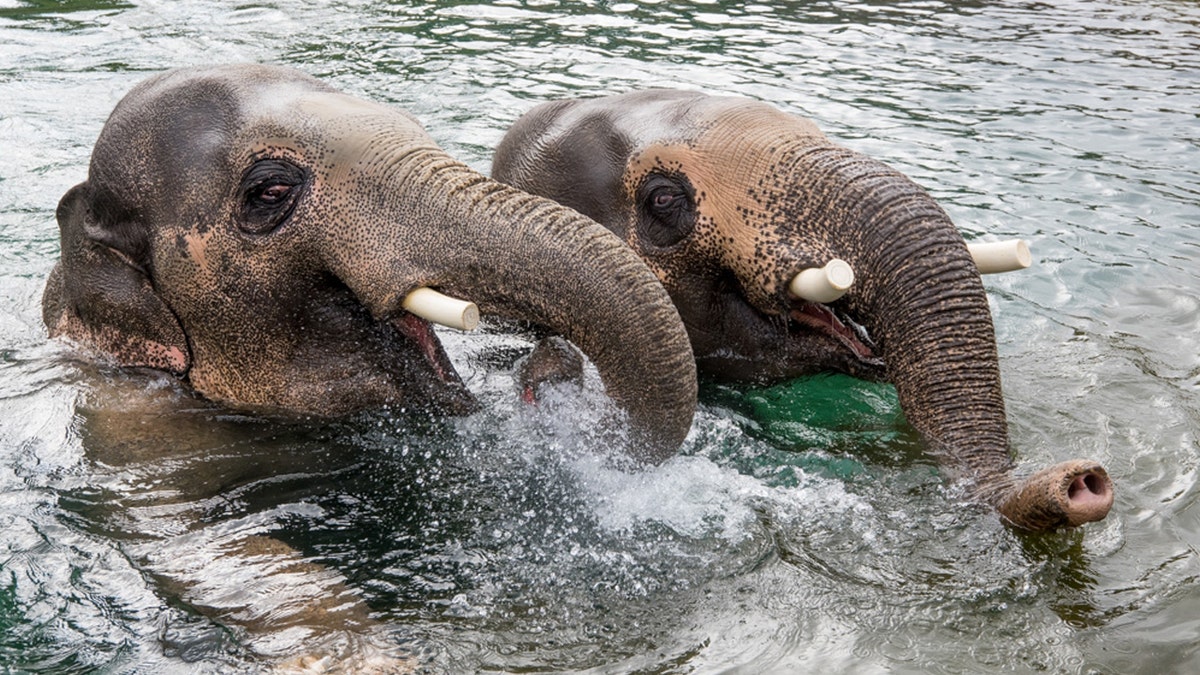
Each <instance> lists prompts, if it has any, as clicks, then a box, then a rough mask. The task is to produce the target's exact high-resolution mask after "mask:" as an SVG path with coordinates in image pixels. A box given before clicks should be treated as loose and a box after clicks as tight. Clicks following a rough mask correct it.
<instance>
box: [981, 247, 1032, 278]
mask: <svg viewBox="0 0 1200 675" xmlns="http://www.w3.org/2000/svg"><path fill="white" fill-rule="evenodd" d="M967 250H968V251H970V252H971V258H973V259H974V260H975V267H977V268H979V273H980V274H996V273H998V272H1014V271H1016V270H1023V269H1025V268H1026V267H1029V265H1030V263H1032V262H1033V256H1032V255H1030V253H1029V243H1028V242H1026V241H1025V240H1024V239H1009V240H1008V241H992V242H986V243H976V244H967Z"/></svg>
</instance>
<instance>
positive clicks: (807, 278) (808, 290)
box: [788, 258, 854, 302]
mask: <svg viewBox="0 0 1200 675" xmlns="http://www.w3.org/2000/svg"><path fill="white" fill-rule="evenodd" d="M852 285H854V270H853V269H852V268H851V267H850V263H848V262H846V261H845V260H842V259H841V258H834V259H833V260H830V261H829V262H828V263H827V264H826V265H825V266H824V267H813V268H809V269H806V270H802V271H801V272H800V273H799V274H797V275H796V276H795V278H793V279H792V283H790V284H788V290H789V291H791V292H792V295H794V296H796V297H798V298H800V299H802V300H808V301H809V302H833V301H834V300H837V299H838V298H840V297H842V296H843V295H845V294H846V291H848V290H850V287H851V286H852Z"/></svg>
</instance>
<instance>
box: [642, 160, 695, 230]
mask: <svg viewBox="0 0 1200 675" xmlns="http://www.w3.org/2000/svg"><path fill="white" fill-rule="evenodd" d="M638 192H639V195H638V197H639V199H638V202H639V209H638V238H639V240H641V241H642V242H644V243H645V244H646V245H648V246H652V247H657V248H666V247H669V246H674V245H675V244H678V243H679V242H681V241H683V240H684V239H685V238H686V237H687V236H688V235H689V234H691V233H692V229H693V228H694V227H695V224H696V204H695V199H694V195H695V190H694V189H693V188H692V184H691V182H690V181H688V179H687V177H686V176H684V175H683V174H679V173H652V174H650V175H649V176H647V177H646V179H645V180H644V181H643V182H642V185H641V187H640V189H639V190H638Z"/></svg>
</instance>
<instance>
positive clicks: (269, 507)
mask: <svg viewBox="0 0 1200 675" xmlns="http://www.w3.org/2000/svg"><path fill="white" fill-rule="evenodd" d="M1198 54H1200V9H1198V8H1197V6H1196V5H1195V3H1188V2H1171V1H1165V0H1162V1H1156V2H1121V1H1118V0H1107V1H1104V2H1090V3H1083V2H1066V3H1055V4H1052V5H1051V4H1044V3H1018V2H974V3H943V2H925V1H922V2H899V3H895V2H889V3H874V2H858V3H827V2H803V3H802V2H789V3H770V5H769V6H768V5H767V4H758V5H754V4H752V5H744V4H742V3H723V2H705V3H682V2H669V1H667V2H597V1H592V2H572V3H542V2H533V1H530V2H502V3H478V4H471V3H460V2H456V3H449V2H444V3H432V4H411V3H406V4H394V5H393V4H386V3H370V2H338V3H330V2H309V3H290V2H273V3H258V4H251V5H241V6H238V7H233V8H230V7H228V6H225V5H221V4H218V3H207V2H196V3H157V2H142V3H122V2H95V1H93V2H53V3H49V2H32V1H28V0H0V64H3V65H0V146H2V147H4V148H5V152H4V159H3V161H2V162H0V275H2V280H0V372H2V376H0V532H3V533H4V538H3V540H2V541H3V546H0V670H5V669H12V670H17V671H28V672H45V673H64V672H94V671H95V670H97V669H99V670H104V671H108V672H164V671H166V672H177V671H182V672H228V671H230V670H234V671H241V670H253V668H254V665H253V664H255V663H257V662H258V659H260V658H262V657H261V654H264V653H268V654H269V653H272V650H277V651H279V652H286V651H288V649H289V647H290V646H294V645H295V644H296V643H298V642H301V641H303V640H304V639H305V637H304V636H305V635H308V636H312V635H314V634H315V633H312V632H308V633H306V632H305V631H312V630H316V629H313V628H312V626H313V625H314V623H313V621H311V618H312V615H311V614H305V611H307V609H311V608H312V607H313V606H314V605H313V604H312V603H316V605H315V606H317V607H318V608H320V607H322V605H321V604H320V603H321V602H328V601H329V600H331V599H334V600H339V601H341V602H340V604H339V605H337V607H331V606H324V607H325V609H327V610H329V612H331V613H332V614H334V615H337V616H338V617H340V619H339V620H342V621H343V624H344V625H349V624H353V625H354V626H355V627H357V628H361V629H363V630H361V631H359V632H361V633H365V634H367V635H368V636H369V639H368V640H367V643H368V644H365V645H364V644H359V645H353V644H349V643H348V642H347V641H346V640H345V639H343V638H344V634H339V633H337V631H332V632H329V633H326V634H325V638H322V639H326V638H327V639H328V640H330V641H331V642H330V643H329V644H331V645H333V646H332V647H331V649H332V650H334V651H336V650H337V649H339V648H341V649H345V650H355V649H357V650H358V652H359V653H364V652H366V651H368V650H367V647H368V646H370V645H375V646H376V647H378V648H379V649H380V650H381V651H382V652H384V653H385V655H389V656H394V657H397V658H405V657H407V656H411V657H412V658H414V659H416V660H417V661H419V662H420V663H422V664H426V666H427V667H428V668H429V669H430V670H432V671H435V672H438V671H445V672H470V671H479V670H496V671H506V672H512V671H531V670H583V669H589V668H593V669H599V670H600V671H602V672H632V671H645V672H695V671H702V672H707V671H715V670H722V669H726V668H734V667H741V668H743V669H744V670H746V671H748V672H796V671H797V670H806V671H815V670H820V671H830V672H835V671H840V672H847V671H849V672H857V671H872V672H873V671H879V670H887V671H893V672H930V671H955V672H958V671H981V670H1001V669H1006V670H1016V671H1030V670H1046V671H1054V672H1058V671H1067V672H1080V671H1089V670H1094V671H1098V672H1114V673H1115V672H1121V673H1132V672H1170V671H1188V670H1193V669H1195V667H1196V666H1197V665H1200V662H1198V661H1197V658H1198V657H1197V654H1196V651H1195V639H1196V627H1195V611H1196V608H1197V607H1198V606H1200V590H1198V589H1197V586H1196V585H1195V582H1194V580H1195V579H1196V578H1197V576H1198V575H1200V563H1198V560H1197V557H1198V556H1197V546H1198V545H1200V507H1198V506H1197V498H1196V491H1197V487H1196V486H1197V481H1196V472H1197V467H1198V466H1200V442H1198V441H1197V429H1198V428H1200V404H1198V400H1200V399H1198V398H1197V394H1198V393H1200V348H1198V347H1197V339H1196V336H1197V335H1198V334H1200V303H1198V300H1197V289H1198V288H1200V265H1198V264H1197V262H1198V259H1200V235H1198V234H1197V232H1200V230H1198V229H1197V228H1196V226H1197V225H1198V224H1200V223H1198V222H1197V220H1198V213H1200V212H1198V210H1197V204H1200V148H1198V146H1200V133H1198V131H1197V130H1198V129H1200V125H1198V124H1197V115H1196V111H1197V110H1200V56H1198ZM241 60H252V61H269V62H277V63H285V64H290V65H295V66H298V67H301V68H303V69H305V70H307V71H309V72H312V73H314V74H316V75H319V76H321V77H325V78H328V79H330V80H331V81H332V82H333V83H334V84H336V85H337V86H339V87H342V88H344V89H346V90H348V91H351V92H355V93H358V94H361V95H364V96H368V97H371V98H376V99H381V100H385V101H390V102H394V103H396V104H399V105H402V106H404V107H406V108H408V109H410V110H411V111H412V112H414V113H415V114H416V115H417V116H418V117H419V118H420V119H421V120H422V121H423V122H424V123H425V125H426V126H427V128H428V129H429V131H430V133H431V134H432V135H433V136H434V137H435V138H436V139H437V140H438V141H439V142H440V143H442V144H443V145H444V146H445V147H446V148H447V149H449V150H450V151H451V152H452V153H453V154H455V155H457V156H459V157H461V158H462V159H464V160H465V161H467V162H468V163H470V164H472V165H473V166H475V167H476V168H478V169H480V170H486V169H487V167H488V165H489V162H490V152H491V148H492V147H494V145H495V144H496V143H497V142H498V141H499V139H500V137H501V135H502V134H503V132H504V130H505V128H506V127H507V125H508V124H510V123H511V122H512V121H513V120H515V119H516V118H517V117H518V116H519V115H520V114H521V113H523V112H524V111H526V110H527V109H528V108H530V107H531V106H532V105H534V104H535V103H536V102H539V101H542V100H545V99H548V98H559V97H565V96H577V95H590V94H606V93H614V92H619V91H627V90H630V89H634V88H639V87H647V86H683V87H689V88H702V89H707V90H710V91H719V92H726V93H735V94H741V95H745V96H750V97H754V98H759V99H763V100H767V101H770V102H773V103H775V104H776V105H779V106H780V107H782V108H784V109H786V110H789V111H792V112H795V113H798V114H802V115H807V116H809V117H812V118H814V119H815V120H816V121H817V122H818V123H819V124H820V125H821V126H822V128H824V129H825V130H826V131H827V132H828V133H829V134H831V135H832V136H834V137H836V138H838V139H840V140H841V141H843V142H844V143H846V144H847V145H849V146H851V147H853V148H854V149H856V150H860V151H863V152H866V153H869V154H871V155H874V156H876V157H878V158H880V159H883V160H884V161H887V162H889V163H891V164H892V165H894V166H896V167H897V168H899V169H901V170H903V171H905V172H906V173H908V174H909V175H911V176H912V177H913V178H915V179H916V180H917V181H918V182H920V183H921V184H923V185H925V186H926V187H927V188H929V189H930V191H931V192H932V193H933V194H934V195H935V197H937V198H938V199H939V200H940V201H941V202H942V204H943V205H944V206H945V207H946V209H947V210H948V211H949V212H950V214H951V216H952V217H953V218H954V219H955V221H956V222H957V223H958V224H959V226H960V227H961V228H962V230H963V231H964V233H965V234H966V235H967V237H968V238H983V237H993V236H995V237H1010V236H1021V237H1024V238H1027V239H1029V240H1030V241H1031V243H1032V245H1033V249H1034V254H1035V266H1034V268H1032V269H1031V270H1029V271H1027V272H1024V273H1021V274H1011V275H1002V276H997V277H990V278H988V279H987V281H986V283H987V286H988V289H989V292H990V297H991V300H992V306H993V310H994V313H995V316H996V319H997V321H996V327H997V334H998V339H999V342H1000V352H1001V359H1002V368H1003V371H1004V376H1005V393H1006V396H1007V401H1008V411H1009V417H1010V428H1011V432H1012V437H1013V444H1014V448H1015V451H1016V452H1017V454H1018V458H1019V462H1020V464H1021V465H1023V466H1029V467H1032V466H1038V465H1043V464H1047V463H1049V462H1050V461H1052V460H1057V459H1063V458H1066V457H1073V456H1087V457H1094V458H1096V459H1098V460H1100V461H1101V462H1103V463H1104V464H1105V465H1106V466H1108V468H1109V470H1110V471H1111V472H1112V474H1113V476H1114V478H1115V480H1116V482H1117V504H1116V507H1115V509H1114V513H1113V515H1112V516H1110V517H1109V519H1108V520H1106V521H1105V522H1103V523H1100V524H1095V525H1091V526H1088V527H1087V528H1085V529H1084V531H1082V532H1073V533H1067V534H1056V535H1043V536H1026V535H1018V534H1016V533H1013V532H1011V531H1008V530H1006V529H1004V528H1003V527H1002V526H1001V525H1000V524H999V523H998V522H996V520H995V518H994V516H992V514H991V513H990V512H989V511H988V510H986V509H982V508H980V507H977V506H974V505H969V504H966V503H965V502H964V501H963V500H962V498H961V495H960V494H958V493H957V492H956V491H955V490H954V489H953V488H950V487H947V486H946V485H945V484H944V483H943V482H942V480H941V478H940V477H939V476H938V474H937V472H936V470H935V469H934V467H933V465H932V464H931V463H930V462H929V460H928V458H926V457H925V456H924V454H923V453H922V452H921V449H920V447H919V445H918V444H917V442H916V440H915V439H914V437H913V435H912V433H911V430H910V429H908V427H907V426H906V425H905V424H904V422H903V420H902V418H901V417H900V416H899V413H898V409H897V407H896V405H895V402H894V393H893V392H891V390H890V389H888V388H887V387H878V386H876V385H865V384H862V383H855V382H852V381H849V380H846V379H845V378H814V379H812V380H805V381H802V382H797V383H792V384H789V385H786V386H782V387H776V388H772V389H767V390H754V389H751V390H730V389H725V388H720V387H711V388H708V389H706V392H705V397H704V398H705V402H704V405H703V406H702V409H701V411H700V414H699V416H698V419H697V423H696V425H695V427H694V429H693V433H692V436H691V437H690V439H689V442H688V445H687V447H686V448H685V452H684V454H683V456H681V457H678V458H676V459H674V460H672V461H670V462H668V463H666V464H665V465H663V466H661V467H657V468H653V469H648V470H630V469H627V468H623V467H622V466H621V465H620V464H619V463H616V464H614V463H613V462H611V461H608V459H609V458H606V456H605V450H604V443H603V442H601V441H599V440H598V439H597V438H596V437H595V436H594V435H593V434H592V433H591V432H590V431H589V429H588V424H587V422H588V421H589V420H596V419H598V417H597V414H598V413H596V412H595V408H596V406H598V405H600V403H601V402H600V401H599V400H598V399H597V396H596V394H595V392H594V391H588V392H582V393H581V392H578V391H564V392H561V396H560V398H559V399H558V400H556V401H554V404H553V405H549V406H547V408H546V409H544V410H542V411H537V412H530V411H523V410H521V409H520V408H518V407H516V406H515V404H514V401H513V397H512V378H511V365H512V355H514V354H516V353H518V352H519V350H520V348H521V347H522V344H521V343H520V342H519V341H516V342H513V341H506V340H505V339H502V338H499V337H496V336H483V337H479V336H473V337H459V336H447V337H448V340H449V343H450V349H451V353H452V354H453V355H454V356H455V358H456V362H457V363H458V364H459V366H460V368H461V369H462V370H463V372H464V375H465V376H466V378H467V380H468V383H469V384H470V386H471V387H472V389H473V390H475V391H476V392H477V393H479V394H480V396H481V397H482V398H483V400H484V402H485V406H484V410H483V411H482V412H480V413H478V414H476V415H473V416H471V417H469V418H465V419H461V420H432V421H431V420H423V419H414V418H410V417H403V416H398V415H392V414H386V413H378V414H372V415H366V416H363V417H362V418H358V419H352V420H346V421H344V422H339V423H338V424H334V425H316V424H313V425H280V424H279V423H275V422H266V421H262V420H253V419H245V418H240V417H237V416H232V415H230V414H229V413H228V412H227V411H221V410H219V409H216V408H213V407H211V406H208V405H207V404H204V403H203V402H199V401H196V400H194V399H192V398H191V397H190V396H189V395H188V394H187V393H186V392H185V391H180V390H179V389H178V388H177V387H175V386H174V385H173V384H171V383H170V382H166V381H163V380H160V379H157V378H153V377H148V376H146V375H145V374H129V373H119V372H114V371H111V370H105V369H102V368H101V369H97V368H93V367H91V366H87V365H86V364H81V363H79V362H76V361H74V360H72V359H71V358H70V352H69V350H67V349H66V348H64V347H63V346H61V345H57V344H53V343H48V342H47V341H46V339H45V336H44V332H43V329H42V327H41V324H40V307H39V302H40V292H41V284H42V281H43V279H44V278H45V274H46V273H47V272H48V270H49V268H50V265H51V264H52V262H53V260H54V259H55V258H56V256H57V248H58V241H57V233H56V228H55V227H54V225H53V209H54V205H55V203H56V202H57V199H58V197H59V196H60V195H61V194H62V193H63V192H64V191H65V190H66V189H67V188H69V187H70V186H71V185H73V184H74V183H76V182H78V181H80V180H82V179H83V177H84V175H85V168H86V165H87V158H88V154H89V152H90V149H91V145H92V143H93V142H94V140H95V136H96V134H97V133H98V132H99V129H100V126H101V124H102V123H103V120H104V118H105V116H106V115H107V114H108V112H109V110H111V108H112V106H113V105H114V104H115V102H116V101H117V99H118V98H119V97H120V96H121V95H122V94H123V93H124V92H125V91H126V90H127V89H128V88H129V87H131V86H132V85H133V84H134V83H135V82H136V81H138V80H140V79H141V78H142V77H144V76H145V75H146V74H148V73H150V72H154V71H158V70H160V69H162V68H165V67H169V66H175V65H184V64H193V63H206V62H214V61H241ZM593 384H594V383H593ZM306 601H311V602H310V604H309V605H305V602H306ZM306 608H307V609H306ZM280 617H284V618H289V617H290V619H289V620H294V621H293V625H294V627H297V628H296V630H294V631H293V632H290V633H286V634H276V635H274V636H271V637H268V638H267V639H262V638H255V636H254V626H255V624H256V622H258V621H261V620H264V619H279V618H280ZM339 635H341V636H342V637H338V636H339ZM330 636H332V637H330ZM339 639H341V640H342V642H340V643H339V642H337V641H338V640H339ZM1189 666H1190V668H1189Z"/></svg>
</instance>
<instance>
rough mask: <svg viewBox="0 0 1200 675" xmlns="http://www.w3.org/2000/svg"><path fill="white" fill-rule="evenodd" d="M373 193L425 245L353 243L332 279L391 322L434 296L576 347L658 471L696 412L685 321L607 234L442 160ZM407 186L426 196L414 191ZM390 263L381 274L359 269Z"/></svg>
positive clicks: (426, 159)
mask: <svg viewBox="0 0 1200 675" xmlns="http://www.w3.org/2000/svg"><path fill="white" fill-rule="evenodd" d="M392 169H394V170H395V171H394V172H393V173H392V175H390V176H389V177H388V178H387V179H386V180H382V181H377V182H375V184H374V185H373V186H371V187H370V188H369V189H370V191H371V192H373V193H374V194H369V195H367V199H366V200H365V202H364V204H366V205H374V207H373V208H371V210H370V211H366V212H364V214H363V215H362V220H363V221H365V222H371V221H377V220H378V219H379V216H378V215H377V214H378V213H379V212H383V213H386V214H388V215H387V216H385V217H387V218H392V219H399V220H401V221H404V220H408V221H412V220H419V221H421V222H423V223H424V227H422V228H420V231H422V232H430V233H434V234H432V235H431V236H429V237H427V238H423V239H415V240H414V239H407V240H403V241H402V243H401V244H400V248H401V250H397V245H396V243H395V242H396V241H397V238H396V237H395V236H388V231H389V228H381V229H380V230H379V232H378V234H379V235H380V236H378V237H374V236H367V237H361V236H350V237H346V236H344V235H343V239H342V241H341V242H339V244H338V245H336V246H330V247H327V248H326V250H330V251H336V252H337V253H336V258H337V259H336V260H334V261H331V264H332V266H333V267H335V273H337V274H338V275H339V276H340V277H342V278H343V279H344V280H346V283H347V284H348V285H349V286H351V288H352V289H353V290H355V293H356V294H357V295H359V297H360V298H363V299H364V302H365V303H366V304H367V306H368V307H371V308H372V311H375V312H376V313H378V314H382V315H393V316H394V315H395V314H396V313H397V312H399V309H398V308H399V307H400V306H401V302H402V299H403V297H404V296H405V295H406V294H407V293H408V292H409V291H411V290H412V289H413V288H415V287H418V286H431V287H434V288H437V289H440V290H442V291H444V292H446V293H448V294H451V295H454V296H456V297H461V298H465V299H468V300H471V301H474V302H475V303H477V304H478V306H479V308H480V310H481V311H482V312H484V313H485V314H487V313H492V314H496V315H500V316H505V317H510V318H517V319H522V320H528V321H533V322H535V323H538V324H541V325H543V326H546V327H548V328H549V329H551V330H553V331H555V332H557V333H559V334H561V335H563V336H564V337H566V338H567V339H569V340H571V341H572V342H574V343H575V344H576V345H577V346H579V347H580V349H581V350H582V351H583V352H584V353H585V354H587V355H588V357H589V358H590V359H591V360H592V362H593V363H594V364H595V365H596V367H597V370H598V371H599V374H600V377H601V380H602V381H603V382H604V385H605V388H606V391H607V393H608V395H609V397H610V398H612V399H613V401H614V402H615V403H617V405H618V406H620V407H621V408H622V409H623V410H624V411H625V412H626V413H627V415H628V418H629V422H630V424H631V426H632V429H633V431H634V438H632V439H631V441H632V442H631V447H630V452H631V454H633V455H634V456H635V457H638V458H640V459H644V460H648V461H655V462H658V461H662V460H664V459H666V458H667V457H669V456H671V455H672V454H673V453H674V452H676V451H677V450H678V448H679V446H680V445H681V443H682V442H683V439H684V438H685V436H686V435H687V433H688V430H689V429H690V427H691V421H692V416H693V414H694V412H695V407H696V395H697V384H696V370H695V362H694V359H693V357H692V351H691V346H690V343H689V342H688V338H687V334H686V332H685V330H684V328H683V323H682V321H681V320H680V318H679V315H678V312H677V311H676V310H675V308H674V305H673V304H672V303H671V301H670V298H669V297H668V296H667V294H666V291H665V290H663V288H662V287H661V286H660V285H659V283H658V281H657V279H656V278H655V277H654V275H653V274H652V273H651V272H650V271H649V270H648V269H647V268H646V266H645V265H644V264H643V263H642V262H641V260H640V259H639V258H638V257H637V256H636V255H635V254H634V253H633V252H632V251H630V250H629V249H628V248H627V247H625V245H624V244H623V243H622V242H621V241H620V240H619V239H618V238H617V237H616V236H615V235H613V234H612V233H611V232H609V231H608V230H606V229H604V228H603V227H601V226H600V225H599V224H597V223H595V222H594V221H592V220H590V219H588V218H586V217H584V216H582V215H580V214H578V213H577V212H575V211H574V210H572V209H569V208H566V207H563V206H560V205H558V204H556V203H554V202H552V201H550V200H547V199H544V198H541V197H535V196H533V195H530V194H527V193H524V192H521V191H519V190H517V189H515V188H511V187H508V186H506V185H502V184H500V183H498V182H495V181H493V180H490V179H488V178H485V177H484V176H482V175H480V174H478V173H476V172H474V171H473V170H471V169H469V168H468V167H466V166H465V165H463V164H461V163H459V162H457V161H455V160H453V159H451V158H450V157H448V156H447V155H445V154H444V153H442V152H440V151H434V150H431V151H429V152H425V153H417V154H411V153H410V154H407V155H405V156H404V157H403V158H401V161H399V162H398V163H395V164H394V165H393V166H392ZM409 186H420V189H419V190H415V189H414V190H410V189H408V188H409ZM381 256H382V257H383V258H384V261H383V262H384V264H383V265H371V266H364V265H363V264H362V262H361V261H362V260H368V259H376V260H378V259H379V258H380V257H381Z"/></svg>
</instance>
